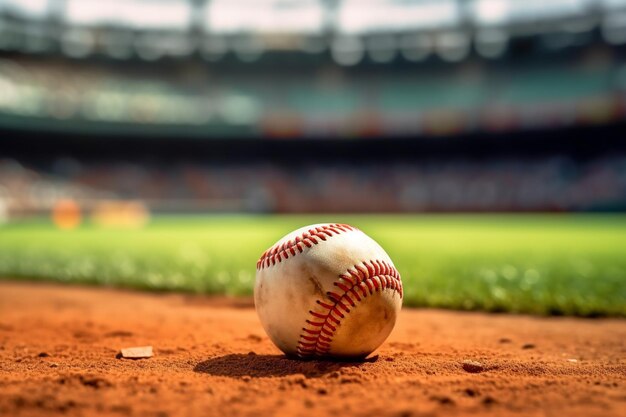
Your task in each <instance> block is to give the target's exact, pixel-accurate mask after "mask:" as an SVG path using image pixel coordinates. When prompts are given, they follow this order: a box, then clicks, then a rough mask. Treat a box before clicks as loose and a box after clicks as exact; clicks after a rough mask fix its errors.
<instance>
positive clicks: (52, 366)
mask: <svg viewBox="0 0 626 417" xmlns="http://www.w3.org/2000/svg"><path fill="white" fill-rule="evenodd" d="M58 367H59V364H58V363H54V362H52V363H51V364H50V368H58Z"/></svg>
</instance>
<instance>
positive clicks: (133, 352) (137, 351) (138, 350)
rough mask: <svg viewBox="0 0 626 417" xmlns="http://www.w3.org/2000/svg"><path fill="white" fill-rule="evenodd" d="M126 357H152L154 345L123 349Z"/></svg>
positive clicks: (123, 355) (122, 355)
mask: <svg viewBox="0 0 626 417" xmlns="http://www.w3.org/2000/svg"><path fill="white" fill-rule="evenodd" d="M121 357H122V358H124V359H145V358H151V357H152V346H139V347H129V348H124V349H122V350H121Z"/></svg>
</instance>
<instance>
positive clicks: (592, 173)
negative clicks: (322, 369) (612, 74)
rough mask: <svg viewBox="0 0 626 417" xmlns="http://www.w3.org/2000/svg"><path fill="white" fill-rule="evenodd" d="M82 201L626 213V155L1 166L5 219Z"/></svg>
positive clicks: (86, 205)
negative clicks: (60, 203)
mask: <svg viewBox="0 0 626 417" xmlns="http://www.w3.org/2000/svg"><path fill="white" fill-rule="evenodd" d="M68 199H70V200H72V201H75V202H76V203H77V204H78V205H79V206H81V207H83V209H84V210H86V211H88V210H90V209H91V208H93V207H94V204H97V203H98V202H103V201H135V202H141V203H142V204H144V205H145V206H146V207H147V209H148V210H150V211H151V212H177V213H180V212H202V213H204V212H280V213H290V212H357V213H358V212H451V211H569V210H585V211H587V210H623V209H624V208H626V155H619V156H607V157H603V158H597V159H593V160H591V161H587V162H580V161H578V162H576V161H573V160H571V159H570V158H567V157H551V158H539V159H533V160H515V159H510V160H502V159H497V160H492V161H480V162H478V161H470V160H465V161H464V160H456V161H447V162H437V161H434V160H433V161H431V162H413V163H402V162H397V163H378V164H372V163H366V164H360V165H356V164H354V165H353V164H349V163H340V164H323V163H322V164H317V163H309V164H307V163H305V164H304V165H298V166H295V165H293V166H276V165H271V164H264V163H253V164H233V163H230V164H222V165H215V164H214V165H200V164H196V163H189V162H186V163H174V164H168V165H167V167H164V166H163V165H159V164H156V163H155V164H150V163H141V164H134V163H121V162H100V163H89V164H83V163H80V162H79V161H76V160H73V159H63V158H62V159H59V160H57V161H56V162H55V163H54V164H53V165H51V166H48V167H45V168H42V167H39V168H33V167H32V166H24V165H22V164H20V163H19V162H18V161H16V160H11V159H5V160H0V218H2V217H4V218H5V219H6V218H8V217H9V216H11V217H21V216H25V215H33V214H42V213H46V212H49V210H51V209H52V208H53V207H54V204H55V202H57V201H60V200H63V201H66V200H68Z"/></svg>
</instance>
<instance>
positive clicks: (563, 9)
mask: <svg viewBox="0 0 626 417" xmlns="http://www.w3.org/2000/svg"><path fill="white" fill-rule="evenodd" d="M596 27H601V29H602V32H603V34H604V37H605V39H606V40H607V41H608V42H610V43H614V44H622V43H626V0H550V1H544V0H524V1H518V0H107V1H100V0H0V34H1V35H2V36H1V37H2V38H3V40H2V42H0V50H1V49H5V50H6V49H8V50H18V51H24V52H29V53H32V52H46V51H50V50H55V49H59V47H60V49H61V51H62V52H64V53H66V54H67V55H69V56H70V57H74V58H80V57H87V56H90V55H93V54H105V55H109V56H111V57H113V58H128V57H130V56H135V54H137V55H138V56H139V57H140V58H145V59H147V60H153V59H159V58H161V57H164V56H188V55H190V54H194V53H199V54H201V55H202V56H204V57H206V58H207V59H208V60H216V59H220V58H221V57H222V56H223V55H224V54H225V52H226V51H228V50H233V51H234V52H236V53H237V54H238V55H239V56H240V57H242V61H244V62H246V61H255V60H256V59H258V57H259V56H260V55H261V54H262V53H263V52H265V51H271V50H292V51H300V52H320V51H323V50H326V49H330V50H331V51H332V56H333V57H334V58H335V60H336V62H337V63H338V64H341V65H354V64H356V63H358V62H359V61H360V59H361V57H362V56H363V53H364V51H367V52H368V53H370V54H371V55H373V56H374V57H377V58H378V59H379V60H380V61H381V62H387V61H388V58H387V57H389V56H390V53H389V51H401V52H402V53H403V54H404V55H405V56H406V57H409V58H411V57H414V58H415V60H416V61H419V58H420V57H421V56H423V55H424V52H423V50H424V49H425V48H433V47H434V48H436V49H440V50H441V51H443V52H441V55H442V56H443V57H444V59H446V58H449V60H450V61H458V60H461V59H463V58H464V57H465V55H466V53H465V51H466V50H467V49H468V47H469V45H470V43H471V41H472V40H473V41H474V42H476V43H477V44H479V45H480V46H479V47H478V49H479V51H484V54H485V55H486V56H487V57H495V56H498V55H500V54H501V53H502V51H503V50H504V49H505V48H506V44H507V41H508V39H509V38H510V37H514V36H519V35H523V36H526V35H532V34H540V33H550V32H565V33H578V32H584V31H589V30H591V29H593V28H596Z"/></svg>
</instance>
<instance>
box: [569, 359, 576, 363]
mask: <svg viewBox="0 0 626 417" xmlns="http://www.w3.org/2000/svg"><path fill="white" fill-rule="evenodd" d="M567 361H568V362H571V363H576V362H578V359H574V358H571V359H568V360H567Z"/></svg>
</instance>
